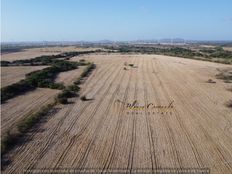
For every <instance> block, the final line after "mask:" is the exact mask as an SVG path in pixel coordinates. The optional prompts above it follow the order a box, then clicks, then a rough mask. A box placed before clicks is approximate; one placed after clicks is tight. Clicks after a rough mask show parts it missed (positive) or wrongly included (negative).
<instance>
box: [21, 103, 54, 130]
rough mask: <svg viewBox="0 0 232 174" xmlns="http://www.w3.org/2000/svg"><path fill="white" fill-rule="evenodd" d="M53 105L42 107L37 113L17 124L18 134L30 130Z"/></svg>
mask: <svg viewBox="0 0 232 174" xmlns="http://www.w3.org/2000/svg"><path fill="white" fill-rule="evenodd" d="M54 105H55V103H52V104H49V105H47V106H44V107H42V108H41V109H40V110H39V111H38V112H37V113H35V114H32V115H31V116H30V117H27V118H26V119H24V120H22V121H21V122H19V123H18V125H17V128H18V131H19V132H20V133H25V132H26V131H27V130H28V129H30V128H32V127H33V126H34V125H35V124H36V123H37V122H38V121H39V120H40V119H41V117H43V116H45V115H46V114H47V113H48V112H49V111H50V110H51V109H52V108H53V106H54Z"/></svg>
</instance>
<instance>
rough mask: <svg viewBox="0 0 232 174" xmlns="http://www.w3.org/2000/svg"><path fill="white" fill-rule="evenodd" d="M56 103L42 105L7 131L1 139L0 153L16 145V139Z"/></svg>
mask: <svg viewBox="0 0 232 174" xmlns="http://www.w3.org/2000/svg"><path fill="white" fill-rule="evenodd" d="M55 105H56V102H53V103H51V104H48V105H47V106H43V107H42V108H41V109H40V110H39V111H38V112H36V113H34V114H32V115H31V116H28V117H26V118H25V119H23V120H22V121H20V122H19V123H17V125H16V127H15V128H14V129H12V130H11V131H8V132H7V134H6V135H5V136H3V137H2V139H1V155H3V154H5V153H6V152H7V151H9V150H10V149H11V148H12V147H13V146H14V145H16V143H17V141H18V139H19V138H20V137H22V136H23V134H24V133H26V132H27V131H28V130H29V129H31V128H32V127H33V126H34V125H35V124H37V123H38V121H39V120H40V119H41V118H42V117H44V116H45V115H47V114H48V113H49V112H50V111H51V109H52V108H53V107H54V106H55Z"/></svg>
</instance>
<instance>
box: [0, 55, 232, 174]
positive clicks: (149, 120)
mask: <svg viewBox="0 0 232 174" xmlns="http://www.w3.org/2000/svg"><path fill="white" fill-rule="evenodd" d="M82 58H85V59H87V60H89V61H94V62H95V63H96V64H97V68H96V69H95V70H94V71H93V73H92V75H91V76H90V77H89V78H88V79H87V81H86V82H85V83H84V84H83V85H82V91H81V95H86V96H87V98H88V99H91V100H88V101H81V100H80V99H78V98H77V99H75V101H74V102H73V103H72V104H69V105H64V106H57V107H59V108H60V110H59V112H57V113H56V114H55V115H53V116H51V117H49V119H48V121H47V122H46V123H43V124H41V126H40V127H39V128H37V129H38V130H36V131H35V132H34V133H33V134H28V139H30V141H28V142H25V143H24V144H22V145H21V146H18V147H17V148H16V149H14V150H13V151H11V152H10V154H9V155H8V156H9V159H10V161H11V163H10V164H9V165H8V166H7V167H6V169H5V170H4V171H3V173H22V172H23V170H25V169H33V168H40V169H41V168H78V169H83V168H97V169H100V170H102V171H103V170H107V169H115V168H121V169H122V168H123V169H129V170H130V169H135V168H149V169H154V168H165V167H168V168H172V167H175V168H184V167H194V168H196V167H209V168H210V170H211V173H223V174H229V173H232V117H231V109H230V108H227V107H226V106H225V105H224V104H225V102H226V101H228V100H229V99H231V98H232V92H230V91H228V90H226V89H227V88H228V87H230V85H231V84H226V83H224V82H223V81H222V80H219V79H215V75H216V74H217V73H218V69H223V68H232V66H229V65H222V64H216V63H210V62H203V61H197V60H189V59H183V58H174V57H168V56H158V55H117V54H114V55H88V56H82V57H79V58H78V57H75V58H73V59H72V60H79V59H82ZM126 64H134V66H133V67H130V66H125V65H126ZM124 67H126V70H124ZM208 79H213V80H214V81H216V83H207V82H206V81H207V80H208ZM47 94H49V93H47ZM45 97H47V96H45ZM135 100H136V101H137V103H138V104H139V105H140V106H143V105H148V104H151V103H152V104H153V106H154V105H155V106H168V105H169V104H170V103H171V102H173V101H174V102H173V103H172V104H173V108H169V109H168V110H167V109H152V110H150V108H141V109H139V110H138V109H137V110H135V109H132V108H130V109H129V108H126V107H123V106H124V105H122V104H121V102H122V103H124V102H125V103H133V102H134V101H135ZM21 101H26V102H28V104H29V103H31V102H30V100H21ZM119 101H120V102H119ZM25 105H27V104H25ZM12 110H13V109H12ZM12 112H13V111H12ZM10 115H11V114H10ZM4 122H6V121H5V120H3V119H2V123H4Z"/></svg>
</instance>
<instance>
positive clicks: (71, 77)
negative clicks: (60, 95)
mask: <svg viewBox="0 0 232 174" xmlns="http://www.w3.org/2000/svg"><path fill="white" fill-rule="evenodd" d="M84 68H85V67H84V66H80V67H78V69H74V70H71V71H66V72H61V73H59V74H58V75H57V77H56V79H55V82H56V83H63V84H64V85H65V86H66V85H70V84H72V83H73V82H74V81H75V80H76V79H77V78H78V77H80V75H81V73H82V71H83V69H84Z"/></svg>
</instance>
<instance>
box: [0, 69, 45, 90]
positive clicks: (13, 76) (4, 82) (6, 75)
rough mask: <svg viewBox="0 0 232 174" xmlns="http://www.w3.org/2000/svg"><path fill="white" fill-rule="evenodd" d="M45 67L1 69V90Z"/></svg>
mask: <svg viewBox="0 0 232 174" xmlns="http://www.w3.org/2000/svg"><path fill="white" fill-rule="evenodd" d="M46 67H47V66H13V67H1V88H2V87H5V86H8V85H11V84H13V83H16V82H18V81H20V80H22V79H24V78H25V75H26V74H28V73H30V72H32V71H36V70H41V69H44V68H46Z"/></svg>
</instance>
